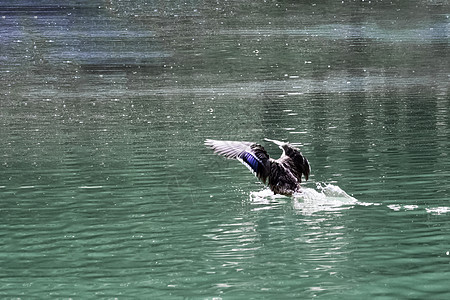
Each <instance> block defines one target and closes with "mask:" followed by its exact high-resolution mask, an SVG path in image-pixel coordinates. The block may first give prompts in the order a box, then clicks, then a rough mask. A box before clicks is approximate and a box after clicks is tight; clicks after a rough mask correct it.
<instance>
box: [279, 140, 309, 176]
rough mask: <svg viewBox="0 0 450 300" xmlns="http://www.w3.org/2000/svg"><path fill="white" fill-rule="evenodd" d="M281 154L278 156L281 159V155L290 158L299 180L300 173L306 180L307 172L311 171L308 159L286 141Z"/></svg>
mask: <svg viewBox="0 0 450 300" xmlns="http://www.w3.org/2000/svg"><path fill="white" fill-rule="evenodd" d="M283 150H284V152H283V155H282V156H281V157H280V160H281V159H283V156H285V157H286V156H287V157H289V158H290V159H291V162H292V164H293V165H294V166H293V168H294V171H295V173H296V177H297V179H298V180H299V181H300V182H301V177H302V174H303V175H304V176H305V179H306V180H308V178H309V173H310V172H311V166H310V165H309V162H308V160H307V159H306V157H305V156H303V154H302V153H301V152H300V150H298V149H297V148H295V147H294V146H292V145H291V144H288V143H286V144H285V145H283Z"/></svg>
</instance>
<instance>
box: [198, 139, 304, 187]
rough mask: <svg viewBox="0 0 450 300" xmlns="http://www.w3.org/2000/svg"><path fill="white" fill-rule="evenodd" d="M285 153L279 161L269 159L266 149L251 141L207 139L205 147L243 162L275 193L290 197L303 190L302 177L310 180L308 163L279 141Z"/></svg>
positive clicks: (298, 153) (296, 152) (290, 146)
mask: <svg viewBox="0 0 450 300" xmlns="http://www.w3.org/2000/svg"><path fill="white" fill-rule="evenodd" d="M266 140H268V141H271V142H274V143H276V144H277V145H278V146H279V147H280V149H282V150H283V154H282V155H281V157H280V158H279V159H277V160H275V159H272V158H270V157H269V155H268V153H267V151H266V150H265V149H264V147H263V146H261V145H259V144H256V143H251V142H237V141H218V140H209V139H208V140H206V141H205V145H207V146H209V147H211V148H212V149H213V150H214V151H215V152H216V153H218V154H220V155H223V156H225V157H227V158H234V159H238V160H239V161H241V162H242V163H243V164H244V165H245V166H246V167H247V168H249V169H250V171H252V172H253V173H254V174H255V175H256V177H258V178H259V179H260V180H261V181H262V182H263V183H265V184H267V185H268V186H269V187H270V189H271V190H272V191H273V192H274V193H275V194H282V195H287V196H290V195H292V194H293V193H296V192H299V191H300V183H301V181H302V175H303V176H305V179H306V180H308V177H309V173H310V166H309V162H308V160H307V159H306V158H305V157H304V156H303V155H302V153H301V152H300V151H299V150H298V149H297V148H295V147H294V146H292V145H290V144H288V143H283V142H279V141H276V140H269V139H266Z"/></svg>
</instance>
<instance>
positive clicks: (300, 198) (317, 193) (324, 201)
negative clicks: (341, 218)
mask: <svg viewBox="0 0 450 300" xmlns="http://www.w3.org/2000/svg"><path fill="white" fill-rule="evenodd" d="M356 204H359V201H358V200H357V199H356V198H354V197H352V196H350V195H349V194H347V193H346V192H345V191H344V190H343V189H341V188H340V187H339V186H337V185H333V184H325V183H317V184H316V188H315V189H314V188H303V189H302V191H301V192H300V193H297V194H295V195H294V208H295V209H298V210H301V211H302V213H303V214H307V215H310V214H313V213H316V212H319V211H337V210H343V209H349V208H352V207H353V206H354V205H356ZM366 205H369V204H368V203H366Z"/></svg>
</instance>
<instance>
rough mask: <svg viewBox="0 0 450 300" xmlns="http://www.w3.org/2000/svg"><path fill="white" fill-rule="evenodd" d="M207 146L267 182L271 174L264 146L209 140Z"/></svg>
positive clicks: (206, 142)
mask: <svg viewBox="0 0 450 300" xmlns="http://www.w3.org/2000/svg"><path fill="white" fill-rule="evenodd" d="M205 145H206V146H208V147H210V148H212V149H213V150H214V152H215V153H217V154H220V155H223V156H225V157H227V158H234V159H237V160H239V161H240V162H241V163H242V164H244V165H245V166H246V167H247V168H248V169H249V170H250V171H252V173H253V174H255V175H256V177H258V178H259V179H260V180H261V181H262V182H264V183H266V180H267V178H268V176H269V173H270V161H269V155H268V154H267V152H266V150H265V149H264V147H263V146H261V145H258V144H255V143H250V142H238V141H218V140H210V139H207V140H206V141H205Z"/></svg>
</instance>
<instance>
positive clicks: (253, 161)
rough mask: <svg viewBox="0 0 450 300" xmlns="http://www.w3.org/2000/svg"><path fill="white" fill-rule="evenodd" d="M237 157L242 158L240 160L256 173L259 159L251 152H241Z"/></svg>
mask: <svg viewBox="0 0 450 300" xmlns="http://www.w3.org/2000/svg"><path fill="white" fill-rule="evenodd" d="M239 158H240V159H241V160H242V162H244V163H245V165H247V166H248V167H249V169H251V170H252V171H253V172H254V173H258V168H259V164H260V162H259V160H258V159H257V158H256V157H254V156H253V154H252V153H249V152H243V153H241V154H240V155H239Z"/></svg>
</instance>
